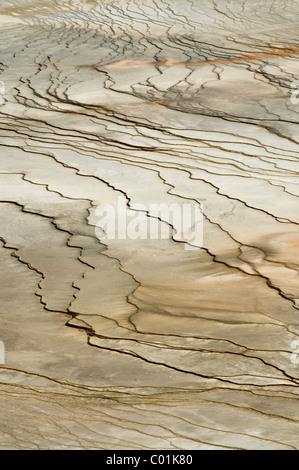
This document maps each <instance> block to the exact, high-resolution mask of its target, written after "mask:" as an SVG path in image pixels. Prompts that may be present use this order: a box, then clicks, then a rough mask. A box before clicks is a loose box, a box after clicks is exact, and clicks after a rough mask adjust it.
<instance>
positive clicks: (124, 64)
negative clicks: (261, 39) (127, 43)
mask: <svg viewBox="0 0 299 470" xmlns="http://www.w3.org/2000/svg"><path fill="white" fill-rule="evenodd" d="M298 53H299V48H298V47H296V48H292V49H273V50H272V51H271V52H256V53H252V54H249V55H245V56H242V57H236V58H227V59H211V60H195V61H190V62H182V61H179V60H175V59H168V60H165V61H163V60H160V61H154V62H145V61H134V60H122V61H120V62H114V63H111V64H105V65H92V66H91V67H92V68H94V69H96V70H97V69H98V68H100V67H105V68H110V69H125V68H129V67H139V66H142V65H154V66H162V65H170V66H171V65H204V64H222V63H235V62H248V61H255V60H263V61H264V60H265V59H269V58H275V57H285V56H288V55H292V54H298Z"/></svg>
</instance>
